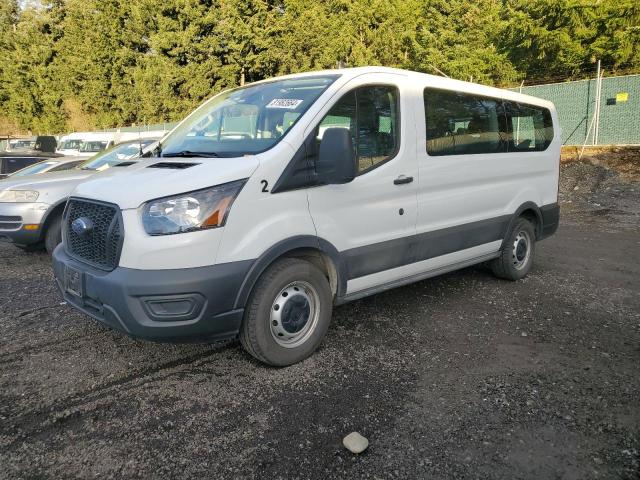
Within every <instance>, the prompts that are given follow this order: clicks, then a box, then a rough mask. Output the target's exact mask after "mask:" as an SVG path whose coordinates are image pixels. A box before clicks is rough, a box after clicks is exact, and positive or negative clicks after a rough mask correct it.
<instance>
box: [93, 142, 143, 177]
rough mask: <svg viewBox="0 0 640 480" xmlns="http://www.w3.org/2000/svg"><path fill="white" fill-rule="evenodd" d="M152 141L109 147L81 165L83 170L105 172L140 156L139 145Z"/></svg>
mask: <svg viewBox="0 0 640 480" xmlns="http://www.w3.org/2000/svg"><path fill="white" fill-rule="evenodd" d="M153 142H154V140H149V139H146V140H140V141H137V140H136V141H135V142H126V143H120V144H118V145H115V146H113V147H111V148H110V149H109V150H105V151H104V152H102V153H99V154H97V155H96V156H95V157H93V158H92V159H91V160H88V161H87V162H86V163H84V164H83V165H82V167H81V168H82V169H83V170H99V171H102V170H106V169H107V168H109V167H113V166H114V165H117V164H118V163H120V162H124V161H126V160H130V159H132V158H136V157H138V156H139V155H140V145H142V148H144V147H146V146H147V145H150V144H151V143H153Z"/></svg>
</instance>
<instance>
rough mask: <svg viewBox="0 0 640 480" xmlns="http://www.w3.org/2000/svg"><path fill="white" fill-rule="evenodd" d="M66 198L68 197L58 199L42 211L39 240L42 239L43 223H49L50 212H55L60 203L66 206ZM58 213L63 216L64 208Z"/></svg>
mask: <svg viewBox="0 0 640 480" xmlns="http://www.w3.org/2000/svg"><path fill="white" fill-rule="evenodd" d="M67 200H68V198H63V199H62V200H59V201H58V202H56V203H54V204H53V205H51V206H50V207H49V208H48V209H47V211H46V212H44V215H43V216H42V227H41V228H40V240H42V236H43V235H44V232H45V231H46V228H45V225H46V226H48V225H49V220H51V214H52V213H53V212H55V211H56V210H57V209H58V208H59V207H60V206H61V205H64V206H66V204H67ZM60 213H61V214H63V216H64V208H63V209H62V210H61V212H60Z"/></svg>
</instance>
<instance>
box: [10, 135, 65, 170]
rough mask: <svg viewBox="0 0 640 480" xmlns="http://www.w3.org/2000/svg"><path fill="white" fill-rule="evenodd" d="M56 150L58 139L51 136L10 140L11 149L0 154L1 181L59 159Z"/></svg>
mask: <svg viewBox="0 0 640 480" xmlns="http://www.w3.org/2000/svg"><path fill="white" fill-rule="evenodd" d="M55 150H56V139H55V137H52V136H50V135H41V136H38V137H33V138H29V139H19V140H9V149H8V150H6V151H4V152H0V179H2V178H5V177H7V176H8V175H10V174H12V173H14V172H16V171H18V170H20V169H22V168H25V167H28V166H29V165H33V164H34V163H37V162H41V161H42V160H46V159H48V158H54V157H58V156H59V155H58V154H56V153H55Z"/></svg>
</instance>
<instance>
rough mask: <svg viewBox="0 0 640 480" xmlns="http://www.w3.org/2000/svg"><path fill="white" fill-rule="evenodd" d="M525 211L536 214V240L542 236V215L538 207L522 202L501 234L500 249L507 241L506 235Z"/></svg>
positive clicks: (531, 203)
mask: <svg viewBox="0 0 640 480" xmlns="http://www.w3.org/2000/svg"><path fill="white" fill-rule="evenodd" d="M525 210H532V211H533V212H534V213H535V214H536V220H537V222H536V224H537V225H536V238H539V237H540V236H541V235H542V213H541V212H540V207H538V205H536V204H535V203H533V202H524V203H523V204H522V205H520V206H519V207H518V208H517V209H516V211H515V212H514V214H513V215H512V216H511V220H509V223H508V224H507V228H506V229H505V231H504V232H503V234H502V245H501V246H500V248H501V249H502V248H503V247H504V243H505V242H506V241H507V234H508V233H509V232H510V231H511V229H512V228H513V226H514V224H515V223H516V220H517V219H518V217H520V215H521V214H522V212H524V211H525Z"/></svg>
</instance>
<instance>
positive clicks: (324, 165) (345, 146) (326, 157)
mask: <svg viewBox="0 0 640 480" xmlns="http://www.w3.org/2000/svg"><path fill="white" fill-rule="evenodd" d="M316 173H317V174H318V181H319V182H320V183H324V184H327V185H340V184H343V183H349V182H350V181H352V180H353V179H354V178H356V173H357V170H356V155H355V152H354V151H353V144H352V143H351V132H350V131H349V129H347V128H327V129H326V130H325V131H324V135H323V136H322V140H321V141H320V149H319V152H318V160H317V161H316Z"/></svg>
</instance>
